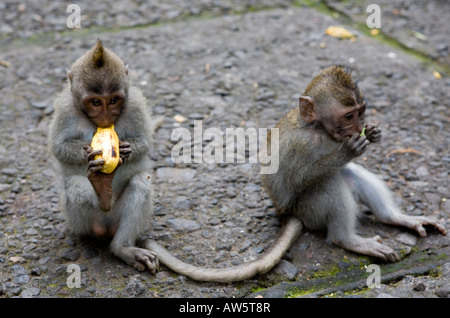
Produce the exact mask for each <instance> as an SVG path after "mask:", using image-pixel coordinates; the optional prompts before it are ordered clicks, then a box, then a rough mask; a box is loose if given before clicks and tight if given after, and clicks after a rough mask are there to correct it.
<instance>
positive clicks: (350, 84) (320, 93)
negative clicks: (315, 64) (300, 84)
mask: <svg viewBox="0 0 450 318" xmlns="http://www.w3.org/2000/svg"><path fill="white" fill-rule="evenodd" d="M303 95H304V96H310V97H312V99H313V100H314V102H315V103H316V104H319V105H324V106H325V105H326V104H327V103H331V102H333V100H335V101H338V102H339V103H340V104H341V105H343V106H352V105H354V104H355V100H356V102H360V101H361V100H362V99H363V98H364V97H363V96H362V94H361V92H360V90H359V88H358V85H357V83H356V81H355V80H354V78H353V77H352V71H351V69H350V68H348V67H347V66H344V65H331V66H329V67H327V68H325V69H323V70H322V71H320V72H319V73H318V74H317V75H316V76H315V77H314V79H313V80H312V81H311V83H310V84H309V85H308V87H307V88H306V89H305V92H304V93H303Z"/></svg>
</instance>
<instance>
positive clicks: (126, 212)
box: [110, 173, 159, 273]
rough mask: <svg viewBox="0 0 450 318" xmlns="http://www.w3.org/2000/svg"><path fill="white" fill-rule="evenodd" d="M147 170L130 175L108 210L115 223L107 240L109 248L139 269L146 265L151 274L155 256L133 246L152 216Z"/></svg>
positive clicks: (154, 270)
mask: <svg viewBox="0 0 450 318" xmlns="http://www.w3.org/2000/svg"><path fill="white" fill-rule="evenodd" d="M148 176H149V174H148V173H140V174H136V175H134V176H133V177H132V178H131V180H130V182H129V184H128V185H127V187H126V188H125V190H124V191H123V193H122V195H121V196H120V198H119V200H118V201H117V202H116V204H115V206H114V207H113V210H112V211H111V213H112V217H113V218H114V219H116V220H117V221H118V222H119V224H118V229H117V232H116V234H115V236H114V239H113V240H112V242H111V245H110V247H111V251H112V252H113V254H114V255H116V256H117V257H119V258H120V259H122V260H123V261H124V262H125V263H127V264H129V265H131V266H133V267H135V268H136V269H137V270H139V271H144V270H145V268H148V269H149V270H150V272H152V273H155V272H156V270H157V269H158V267H159V264H158V259H157V257H156V255H155V254H154V253H153V252H151V251H149V250H147V249H143V248H138V247H136V246H135V243H136V240H137V239H138V238H139V236H140V235H141V234H143V232H144V231H145V230H147V228H148V225H149V223H150V218H151V215H152V208H153V207H152V185H151V182H150V178H149V177H148Z"/></svg>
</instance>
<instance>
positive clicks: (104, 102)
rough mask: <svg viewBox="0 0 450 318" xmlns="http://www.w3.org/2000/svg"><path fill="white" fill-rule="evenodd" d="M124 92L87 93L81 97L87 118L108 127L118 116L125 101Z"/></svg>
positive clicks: (98, 124) (97, 124)
mask: <svg viewBox="0 0 450 318" xmlns="http://www.w3.org/2000/svg"><path fill="white" fill-rule="evenodd" d="M125 98H126V96H125V93H124V92H123V91H118V92H115V93H113V94H103V95H88V96H85V97H84V98H83V101H82V102H83V109H84V112H85V113H86V115H87V116H88V117H89V119H90V120H91V121H92V122H93V123H94V124H95V125H96V126H98V127H102V128H105V127H109V126H111V125H112V124H114V123H115V122H116V121H117V119H118V118H119V116H120V113H121V111H122V107H123V105H124V102H125Z"/></svg>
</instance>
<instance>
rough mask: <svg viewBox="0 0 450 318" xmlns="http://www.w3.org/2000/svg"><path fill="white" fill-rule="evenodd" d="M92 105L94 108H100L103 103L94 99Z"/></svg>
mask: <svg viewBox="0 0 450 318" xmlns="http://www.w3.org/2000/svg"><path fill="white" fill-rule="evenodd" d="M91 104H92V105H94V106H100V105H101V104H102V102H101V101H100V100H99V99H92V100H91Z"/></svg>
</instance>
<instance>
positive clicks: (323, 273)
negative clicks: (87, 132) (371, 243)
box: [0, 0, 450, 298]
mask: <svg viewBox="0 0 450 318" xmlns="http://www.w3.org/2000/svg"><path fill="white" fill-rule="evenodd" d="M305 2H306V1H305ZM370 3H372V2H371V1H346V2H345V3H341V2H338V3H332V2H331V1H308V4H303V3H302V1H287V0H286V1H284V0H277V1H268V0H267V1H252V0H242V1H237V0H236V1H233V0H229V1H210V0H194V1H189V2H187V1H180V0H172V1H164V3H163V4H158V3H157V2H156V1H133V2H128V1H124V0H121V1H115V2H114V5H111V4H108V3H106V2H96V3H95V4H89V5H88V4H87V1H78V4H79V5H80V7H81V12H82V20H81V29H80V30H77V31H72V30H70V29H68V28H67V26H66V19H67V17H68V15H69V13H66V8H67V7H66V4H62V3H60V2H50V1H44V0H41V1H33V2H32V3H28V2H24V3H22V2H20V1H13V0H5V1H3V2H2V3H1V4H0V45H1V49H0V95H1V96H2V99H1V101H0V125H1V126H0V127H1V129H0V220H1V221H0V297H7V298H9V297H42V298H55V297H99V298H100V297H111V298H112V297H142V298H147V297H148V298H163V297H173V298H174V297H207V298H217V297H226V298H231V297H256V296H259V297H370V298H372V297H408V298H409V297H426V298H434V297H449V296H450V256H449V255H450V246H449V242H450V240H449V237H448V236H445V237H444V236H442V235H440V234H437V233H436V232H434V231H430V235H429V236H428V237H426V238H418V237H417V236H416V235H414V234H413V233H411V232H409V231H407V230H405V229H402V228H397V227H390V226H385V225H381V224H379V223H376V222H375V221H374V220H373V218H372V217H371V215H370V213H365V214H364V215H363V217H362V219H361V222H360V223H361V227H360V228H359V229H358V231H359V233H361V234H362V235H365V236H369V235H375V234H378V235H380V236H381V237H382V238H383V240H384V241H385V243H386V244H388V245H390V246H392V247H394V248H395V249H397V250H398V251H399V253H401V255H403V259H402V261H401V262H399V263H397V264H386V263H383V262H379V261H378V260H376V259H372V258H368V257H363V256H360V255H357V254H354V253H351V252H348V251H345V250H342V249H340V248H337V247H335V246H331V245H329V244H327V243H325V241H324V234H323V233H307V234H305V235H302V236H301V237H300V238H299V239H298V240H297V241H296V242H295V244H294V245H293V246H292V247H291V248H290V250H289V251H288V253H287V254H286V256H285V257H284V259H283V260H282V262H281V263H280V264H279V265H278V266H277V267H276V268H275V269H273V270H272V271H270V272H269V273H268V274H266V275H261V276H258V277H255V278H254V279H251V280H248V281H244V282H239V283H233V284H216V283H198V282H194V281H192V280H190V279H188V278H186V277H183V276H180V275H177V274H176V273H174V272H172V271H170V270H168V269H167V268H165V267H162V268H161V270H160V271H159V272H158V273H157V274H156V275H151V274H150V273H148V272H142V273H140V272H138V271H136V270H134V269H133V268H131V267H129V266H127V265H126V264H124V263H122V262H121V261H120V260H118V259H116V258H114V257H113V256H112V255H111V254H110V252H109V251H108V248H107V243H105V242H99V241H95V240H92V239H77V238H74V237H72V236H71V235H70V234H69V233H68V231H67V229H66V227H65V224H64V219H63V217H62V215H61V213H60V210H59V206H58V197H57V189H56V187H55V183H54V177H55V172H54V170H53V168H52V163H51V162H50V160H49V155H48V151H47V140H46V138H47V129H48V124H49V121H50V119H51V116H52V113H53V106H52V103H53V100H54V99H55V97H56V95H57V94H58V92H59V91H60V90H61V89H62V87H63V85H64V83H65V80H66V71H65V69H66V68H68V67H70V65H71V63H72V62H73V61H75V60H76V59H77V58H78V57H79V56H80V55H81V54H83V53H84V51H85V50H86V49H88V48H90V47H91V46H92V45H93V44H94V43H95V41H96V39H97V38H100V39H101V40H103V42H104V44H105V45H106V46H107V47H109V48H111V49H112V50H113V51H115V52H116V53H117V54H118V55H119V56H121V57H122V59H123V60H124V62H125V63H126V64H129V66H130V77H131V80H132V82H133V84H134V85H136V86H138V87H140V88H141V89H142V91H143V93H144V95H145V96H146V97H147V98H148V101H149V107H152V109H153V113H154V115H156V116H164V118H165V121H164V123H163V124H162V126H161V127H160V128H159V129H158V130H157V132H156V134H155V142H154V149H153V150H152V151H151V152H150V153H149V156H150V157H151V158H152V160H153V163H154V176H153V183H154V186H155V194H156V198H155V211H154V219H153V226H152V228H151V229H150V230H149V232H148V233H147V237H152V238H154V239H157V240H158V241H159V242H160V244H162V245H164V246H166V247H167V248H168V249H169V250H170V251H171V252H172V253H174V254H175V255H177V256H178V257H180V258H182V259H184V260H185V261H186V262H189V263H192V264H196V265H198V266H212V267H228V266H232V265H236V264H241V263H243V262H246V261H249V260H252V259H255V258H257V257H258V256H259V255H260V254H261V253H263V252H264V251H266V250H267V249H268V248H269V247H270V245H271V243H272V242H273V239H274V238H275V237H276V235H277V233H278V231H279V229H280V227H279V220H278V218H277V216H276V213H275V210H274V208H273V206H272V204H271V201H270V200H269V199H268V196H267V194H266V193H265V191H264V190H263V189H262V188H261V184H260V175H259V167H258V165H257V164H251V163H245V164H211V165H208V164H205V163H193V164H175V163H174V162H173V160H172V159H171V149H172V147H173V146H174V145H175V144H176V141H171V133H172V131H173V130H174V129H175V128H177V127H185V128H188V129H189V130H190V131H191V132H193V126H194V120H202V125H203V129H206V128H209V127H217V128H219V129H220V130H221V131H223V132H225V129H226V128H238V127H242V128H244V129H247V128H266V127H268V128H270V127H273V126H274V125H275V124H276V123H277V122H278V121H279V120H280V119H281V118H282V117H283V116H284V115H285V114H286V113H287V112H288V111H289V110H290V109H292V108H293V107H296V103H297V100H298V96H299V95H300V94H301V93H302V91H303V90H304V88H305V87H306V85H307V84H308V82H309V81H310V80H311V78H312V77H313V76H314V74H316V73H317V72H318V71H319V70H320V69H321V68H324V67H326V66H328V65H330V64H348V65H350V66H351V67H352V68H353V69H354V70H355V75H357V77H358V78H359V79H360V82H359V83H360V87H361V88H362V90H363V91H364V92H365V95H366V97H367V99H368V100H369V109H368V113H367V117H368V121H372V122H376V123H378V124H379V125H380V127H381V128H382V129H383V136H384V137H383V139H382V141H381V142H380V144H378V145H374V146H373V147H370V148H369V149H368V150H367V151H366V153H365V154H364V155H363V156H362V157H360V158H358V160H357V161H358V162H359V163H361V164H363V165H364V166H366V167H368V169H369V170H371V171H373V172H375V173H377V174H379V175H380V176H381V177H382V178H383V179H384V180H385V181H386V182H387V183H388V185H389V187H390V188H391V189H392V191H393V192H394V193H395V195H396V198H397V200H398V203H399V205H400V206H401V208H402V210H403V211H404V212H405V213H408V214H411V215H429V216H434V217H435V218H437V219H438V220H439V221H440V222H441V223H442V224H444V225H446V226H447V229H449V228H450V202H449V200H448V198H449V188H448V183H449V177H448V174H449V167H450V154H449V140H450V132H449V129H448V128H449V119H450V118H449V108H448V106H449V105H448V101H449V95H450V93H449V91H450V89H449V88H450V80H449V78H448V70H449V69H450V62H449V50H450V48H449V42H448V35H447V34H446V31H447V30H448V27H449V22H448V17H449V13H450V6H449V5H448V4H447V3H445V2H444V1H437V0H435V1H419V0H414V1H408V2H406V1H401V2H400V1H399V2H398V3H397V2H394V3H392V2H390V1H378V4H379V5H380V7H381V11H382V25H381V29H380V31H381V33H380V34H379V35H370V34H369V29H368V28H367V27H366V26H365V24H364V23H365V19H366V17H367V16H368V15H369V13H366V7H367V6H368V4H370ZM332 25H342V26H345V27H346V28H347V29H348V30H350V31H351V32H353V33H354V34H355V35H356V37H355V38H354V39H353V40H340V39H337V38H334V37H331V36H329V35H326V34H325V30H326V29H327V28H328V27H329V26H332ZM206 143H207V142H203V144H206ZM362 209H363V210H364V207H362ZM71 264H77V265H79V266H80V268H81V287H80V288H69V287H68V285H67V279H68V277H69V275H70V273H68V272H67V268H68V266H69V265H71ZM371 264H377V265H379V266H380V273H381V284H380V285H378V286H377V287H376V288H368V287H367V286H368V285H367V279H368V277H369V274H371V273H372V272H367V270H368V269H369V270H370V269H371V268H372V267H371V266H370V265H371Z"/></svg>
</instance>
